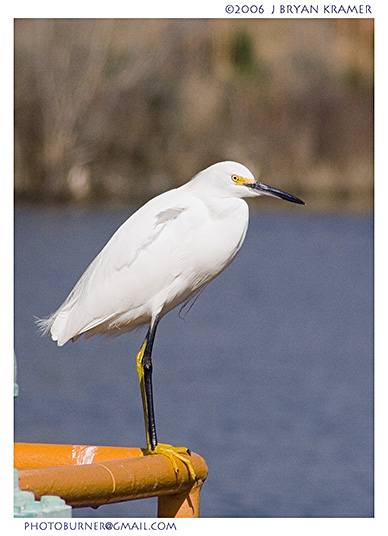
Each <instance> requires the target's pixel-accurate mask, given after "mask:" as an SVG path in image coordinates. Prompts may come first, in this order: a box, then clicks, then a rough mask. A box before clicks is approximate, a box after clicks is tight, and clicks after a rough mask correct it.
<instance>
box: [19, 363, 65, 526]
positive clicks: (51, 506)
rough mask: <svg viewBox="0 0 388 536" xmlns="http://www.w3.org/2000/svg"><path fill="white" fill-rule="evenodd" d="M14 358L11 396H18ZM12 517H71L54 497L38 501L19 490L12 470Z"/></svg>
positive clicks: (62, 504)
mask: <svg viewBox="0 0 388 536" xmlns="http://www.w3.org/2000/svg"><path fill="white" fill-rule="evenodd" d="M16 374H17V370H16V356H15V353H14V354H13V396H14V397H15V396H18V394H19V387H18V384H17V383H16ZM13 485H14V490H13V497H14V503H13V504H14V506H13V515H14V517H71V506H68V505H67V504H66V503H65V501H64V500H63V499H61V498H60V497H57V496H55V495H43V497H41V498H40V501H36V500H35V496H34V494H33V493H32V491H22V490H21V489H20V488H19V473H18V471H17V469H14V484H13Z"/></svg>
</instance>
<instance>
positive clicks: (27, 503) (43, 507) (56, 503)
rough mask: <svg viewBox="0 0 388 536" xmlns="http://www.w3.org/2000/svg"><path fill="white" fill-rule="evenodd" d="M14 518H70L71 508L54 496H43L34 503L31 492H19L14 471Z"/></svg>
mask: <svg viewBox="0 0 388 536" xmlns="http://www.w3.org/2000/svg"><path fill="white" fill-rule="evenodd" d="M14 517H71V506H68V505H67V504H66V503H65V501H64V500H63V499H61V498H60V497H56V496H55V495H43V496H42V497H41V499H40V501H36V500H35V497H34V494H33V493H32V491H22V490H20V488H19V475H18V471H17V469H14Z"/></svg>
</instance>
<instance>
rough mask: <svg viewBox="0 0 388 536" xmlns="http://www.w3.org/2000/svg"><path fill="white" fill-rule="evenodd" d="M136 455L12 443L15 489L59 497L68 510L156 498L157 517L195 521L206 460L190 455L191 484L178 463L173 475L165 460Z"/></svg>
mask: <svg viewBox="0 0 388 536" xmlns="http://www.w3.org/2000/svg"><path fill="white" fill-rule="evenodd" d="M140 453H141V450H140V449H128V448H121V447H97V446H93V447H92V446H85V445H82V446H80V445H42V444H37V445H34V444H32V445H31V444H26V443H21V444H20V443H19V444H15V467H16V468H18V469H19V487H20V489H22V490H26V491H33V492H34V494H35V497H36V498H40V497H41V496H42V495H59V496H60V497H62V498H63V499H64V500H65V501H66V503H67V504H70V505H71V506H74V507H81V506H91V507H94V508H96V507H98V506H101V505H102V504H109V503H114V502H121V501H128V500H133V499H140V498H146V497H155V496H158V497H159V505H158V515H159V517H199V494H200V489H201V486H202V484H203V482H204V480H205V479H206V476H207V466H206V462H205V460H203V458H201V457H200V456H198V455H197V454H194V453H192V454H191V456H190V460H191V462H192V464H193V467H194V471H195V473H196V475H197V482H195V483H193V482H192V480H191V479H190V475H189V472H188V470H187V467H186V466H185V464H184V463H183V462H182V461H180V460H179V459H177V464H178V469H179V473H178V474H175V472H174V469H173V467H172V465H171V462H170V460H169V459H168V458H167V457H166V456H163V455H161V454H155V455H151V456H139V454H140ZM123 455H125V458H122V456H123ZM48 463H49V464H51V466H50V467H48V466H47V465H48ZM28 466H29V467H28Z"/></svg>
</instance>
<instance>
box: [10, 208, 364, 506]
mask: <svg viewBox="0 0 388 536" xmlns="http://www.w3.org/2000/svg"><path fill="white" fill-rule="evenodd" d="M298 209H299V210H292V212H289V213H264V214H258V213H254V214H252V215H251V221H250V227H249V231H248V235H247V238H246V241H245V244H244V246H243V248H242V250H241V251H240V253H239V255H238V256H237V258H236V259H235V261H234V262H233V263H232V264H231V266H229V267H228V268H227V270H226V271H225V272H224V273H223V274H221V276H219V277H218V278H217V279H216V280H215V281H213V282H212V283H211V284H210V285H209V286H208V287H207V288H206V289H205V291H204V292H203V293H202V294H201V295H200V297H199V299H198V300H197V301H196V303H195V304H194V306H193V307H192V309H191V310H190V311H189V312H187V311H186V314H185V312H184V311H183V312H182V313H181V315H179V314H178V313H179V311H178V310H176V311H173V312H171V313H170V314H169V315H167V316H166V317H165V318H164V319H163V320H162V322H161V324H160V327H159V330H158V333H157V336H156V342H155V348H154V389H155V404H156V420H157V429H158V439H159V440H160V441H161V442H164V443H172V444H176V445H186V446H188V447H190V449H191V450H193V451H194V452H197V453H198V454H200V455H202V456H203V457H204V458H205V460H206V461H207V464H208V467H209V476H208V479H207V481H206V482H205V484H204V486H203V491H202V496H201V497H202V499H201V516H203V517H370V516H373V219H372V217H371V216H358V215H341V214H332V215H314V214H309V213H302V211H301V210H300V207H298ZM129 214H130V211H124V210H113V209H69V208H62V209H27V208H23V209H17V210H16V213H15V255H16V259H15V271H16V274H15V351H16V356H17V364H18V385H19V397H18V398H17V399H16V401H15V439H16V440H17V441H25V442H47V443H72V444H90V445H93V444H95V445H118V446H141V447H142V446H145V438H144V430H143V420H142V419H143V417H142V409H141V398H140V390H139V386H138V380H137V374H136V365H135V356H136V353H137V351H138V349H139V347H140V345H141V343H142V340H143V337H144V334H145V333H144V330H143V331H142V330H140V331H138V332H134V333H131V334H127V335H123V336H122V337H118V338H116V339H113V340H107V339H104V338H98V337H95V338H92V339H90V340H87V341H85V340H79V341H77V342H76V343H74V344H73V343H68V344H66V345H65V346H63V347H62V348H58V347H57V346H56V345H55V344H54V343H53V342H52V341H51V340H50V339H49V338H48V337H43V338H42V337H41V336H40V335H39V334H38V333H37V329H36V326H35V324H34V316H38V317H39V316H40V317H42V316H46V315H48V314H49V313H51V312H53V311H54V310H55V309H56V308H57V307H58V306H59V305H60V304H61V303H62V301H63V300H64V299H65V297H66V296H67V294H68V292H69V291H70V290H71V288H72V287H73V285H74V283H75V282H76V281H77V279H78V277H79V276H80V275H81V274H82V272H83V271H84V269H85V268H86V267H87V265H88V264H89V263H90V261H91V260H92V259H93V258H94V256H95V255H96V254H97V253H98V252H99V250H100V249H101V248H102V247H103V246H104V245H105V243H106V241H107V240H108V239H109V238H110V236H111V235H112V234H113V232H114V231H115V230H116V229H117V227H118V226H119V225H120V224H121V223H122V222H123V221H124V220H125V219H126V218H127V217H128V215H129ZM181 317H182V318H181ZM155 515H156V499H150V500H143V501H134V502H130V503H122V504H117V505H109V506H103V507H100V508H99V509H98V510H93V509H89V508H88V509H77V510H73V516H74V517H154V516H155Z"/></svg>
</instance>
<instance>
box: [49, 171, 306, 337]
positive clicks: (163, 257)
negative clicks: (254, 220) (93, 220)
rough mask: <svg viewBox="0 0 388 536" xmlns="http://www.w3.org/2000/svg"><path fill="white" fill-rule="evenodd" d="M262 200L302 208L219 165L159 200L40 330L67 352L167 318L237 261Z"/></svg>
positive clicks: (129, 224) (129, 225) (122, 233)
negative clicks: (94, 338)
mask: <svg viewBox="0 0 388 536" xmlns="http://www.w3.org/2000/svg"><path fill="white" fill-rule="evenodd" d="M262 194H265V195H272V196H276V197H281V198H283V199H286V200H288V201H291V202H296V203H303V202H302V201H300V200H299V199H298V198H296V197H294V196H291V195H290V194H286V193H285V192H282V191H281V190H277V189H274V188H270V187H268V186H265V185H264V184H262V183H260V182H255V180H254V178H253V175H252V174H251V172H250V171H249V170H248V169H247V168H246V167H245V166H243V165H241V164H238V163H236V162H221V163H218V164H214V165H213V166H210V167H209V168H207V169H205V170H204V171H202V172H200V173H199V174H198V175H196V176H195V177H194V178H193V179H192V180H191V181H190V182H188V183H186V184H185V185H183V186H181V187H180V188H176V189H173V190H170V191H168V192H165V193H163V194H161V195H159V196H157V197H155V198H154V199H152V200H151V201H149V202H148V203H146V204H145V205H144V206H143V207H141V208H140V209H139V210H138V211H137V212H135V213H134V214H133V215H132V216H131V217H130V218H129V219H128V220H127V221H126V222H125V223H124V224H123V225H122V226H121V227H120V228H119V229H118V230H117V231H116V233H115V234H114V235H113V236H112V238H111V239H110V240H109V242H108V243H107V244H106V246H105V247H104V248H103V249H102V251H101V252H100V253H99V255H97V257H96V258H95V259H94V261H93V262H92V263H91V264H90V266H89V267H88V268H87V270H86V271H85V273H84V274H83V275H82V277H81V278H80V280H79V281H78V283H77V284H76V285H75V287H74V289H73V290H72V291H71V293H70V294H69V296H68V298H67V299H66V300H65V302H64V303H63V304H62V305H61V306H60V307H59V309H58V310H57V311H56V312H55V313H53V314H52V315H51V316H50V317H49V318H47V319H43V320H40V321H39V325H40V328H41V329H42V330H43V331H44V332H47V331H50V333H51V336H52V339H53V340H55V341H57V343H58V345H59V346H62V345H63V344H65V343H66V342H67V341H69V340H75V339H77V338H78V337H80V336H81V335H83V334H85V335H87V336H91V335H94V334H97V333H110V334H112V335H118V334H121V333H124V332H126V331H130V330H132V329H134V328H135V327H137V326H140V325H142V324H145V323H150V322H152V319H154V318H156V316H157V315H158V316H159V318H160V317H162V316H163V315H165V314H166V313H167V312H169V311H170V310H172V309H173V308H174V307H176V306H177V305H179V304H181V303H184V302H186V301H187V300H190V298H192V297H193V296H194V295H195V294H197V293H198V292H199V291H201V289H203V288H204V287H205V285H207V284H208V283H209V282H210V281H211V280H212V279H214V277H216V276H217V275H218V274H219V273H220V272H222V270H224V268H226V267H227V266H228V265H229V264H230V263H231V262H232V260H233V259H234V257H235V256H236V254H237V252H238V251H239V249H240V248H241V246H242V243H243V241H244V238H245V234H246V231H247V226H248V216H249V214H248V206H247V204H246V202H245V201H244V200H243V199H242V198H243V197H252V196H257V195H262Z"/></svg>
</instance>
